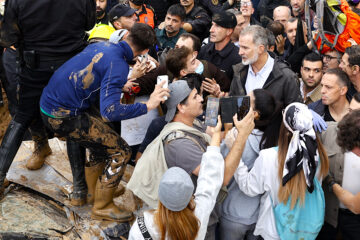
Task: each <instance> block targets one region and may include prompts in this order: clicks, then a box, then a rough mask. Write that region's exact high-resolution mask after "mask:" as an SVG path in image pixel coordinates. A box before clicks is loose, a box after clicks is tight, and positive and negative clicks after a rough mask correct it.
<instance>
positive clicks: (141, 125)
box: [121, 96, 159, 146]
mask: <svg viewBox="0 0 360 240" xmlns="http://www.w3.org/2000/svg"><path fill="white" fill-rule="evenodd" d="M148 100H149V96H140V97H136V98H135V102H146V101H148ZM158 116H159V112H158V110H157V108H155V109H153V110H151V111H150V112H148V113H147V114H144V115H141V116H139V117H136V118H131V119H127V120H123V121H121V137H122V138H123V139H124V140H125V141H126V142H127V143H128V144H129V145H130V146H134V145H138V144H141V143H142V141H143V140H144V138H145V134H146V131H147V129H148V127H149V125H150V123H151V121H152V120H153V119H154V118H156V117H158Z"/></svg>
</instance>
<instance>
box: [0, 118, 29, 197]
mask: <svg viewBox="0 0 360 240" xmlns="http://www.w3.org/2000/svg"><path fill="white" fill-rule="evenodd" d="M25 131H26V128H25V127H24V126H23V125H22V124H20V123H18V122H15V121H14V120H12V121H11V122H10V124H9V126H8V128H7V129H6V133H5V136H4V138H3V140H2V142H1V147H0V199H1V198H2V197H3V195H4V189H5V186H4V180H5V176H6V173H7V172H8V170H9V168H10V166H11V163H12V161H13V160H14V157H15V155H16V153H17V151H18V149H19V147H20V144H21V142H22V139H23V137H24V133H25Z"/></svg>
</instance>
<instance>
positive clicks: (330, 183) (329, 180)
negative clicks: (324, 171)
mask: <svg viewBox="0 0 360 240" xmlns="http://www.w3.org/2000/svg"><path fill="white" fill-rule="evenodd" d="M324 182H325V183H326V184H328V187H329V192H333V186H334V184H335V183H336V182H335V179H334V177H333V175H332V173H331V172H329V174H328V175H327V176H326V178H325V179H324Z"/></svg>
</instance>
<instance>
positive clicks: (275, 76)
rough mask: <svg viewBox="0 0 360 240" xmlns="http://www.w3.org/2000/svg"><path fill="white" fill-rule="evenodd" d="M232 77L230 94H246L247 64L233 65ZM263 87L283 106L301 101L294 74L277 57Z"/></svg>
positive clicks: (297, 82)
mask: <svg viewBox="0 0 360 240" xmlns="http://www.w3.org/2000/svg"><path fill="white" fill-rule="evenodd" d="M233 69H234V78H233V80H232V82H231V86H230V92H229V95H230V96H241V95H246V94H248V93H247V92H246V90H245V83H246V79H247V74H248V69H249V65H243V64H242V63H239V64H236V65H235V66H233ZM263 89H266V90H268V91H269V92H270V93H272V95H274V97H275V98H276V99H277V100H278V101H279V102H280V103H281V104H283V107H285V106H287V105H288V104H290V103H292V102H302V99H301V94H300V87H299V81H298V78H297V76H296V74H295V73H294V72H293V71H291V69H290V68H289V67H288V65H286V64H285V63H284V62H281V61H280V60H278V59H277V58H276V59H275V61H274V67H273V70H272V72H271V73H270V75H269V77H268V79H267V80H266V82H265V84H264V86H263Z"/></svg>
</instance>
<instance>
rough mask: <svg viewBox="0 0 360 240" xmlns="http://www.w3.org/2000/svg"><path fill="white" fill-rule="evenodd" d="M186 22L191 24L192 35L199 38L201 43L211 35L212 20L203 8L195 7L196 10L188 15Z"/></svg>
mask: <svg viewBox="0 0 360 240" xmlns="http://www.w3.org/2000/svg"><path fill="white" fill-rule="evenodd" d="M184 22H185V23H190V24H191V26H192V31H191V33H192V34H194V35H196V36H198V37H199V38H200V40H201V41H202V40H203V39H204V38H206V37H207V36H208V35H209V29H210V24H211V18H210V17H209V15H208V14H207V12H206V10H205V9H203V8H202V7H199V6H194V8H193V9H191V11H190V12H189V13H188V14H186V18H185V21H184Z"/></svg>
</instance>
